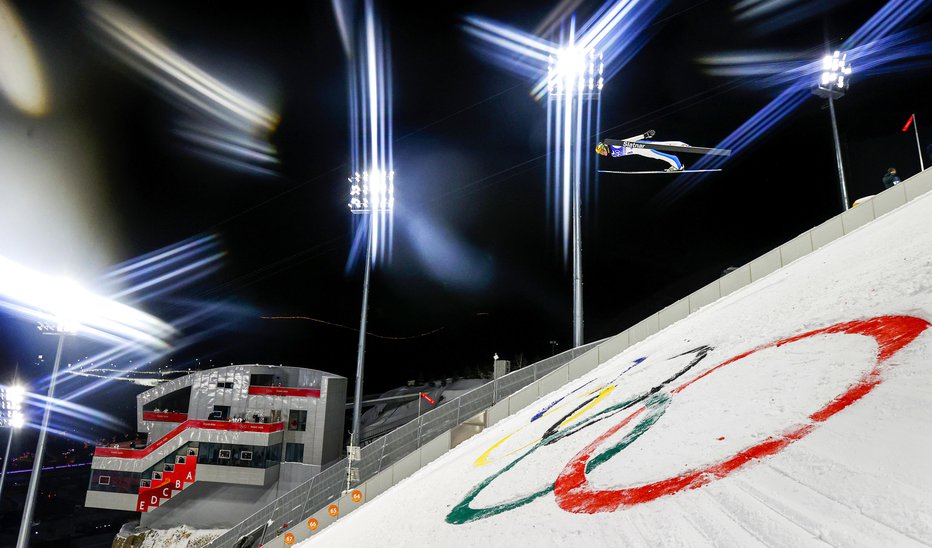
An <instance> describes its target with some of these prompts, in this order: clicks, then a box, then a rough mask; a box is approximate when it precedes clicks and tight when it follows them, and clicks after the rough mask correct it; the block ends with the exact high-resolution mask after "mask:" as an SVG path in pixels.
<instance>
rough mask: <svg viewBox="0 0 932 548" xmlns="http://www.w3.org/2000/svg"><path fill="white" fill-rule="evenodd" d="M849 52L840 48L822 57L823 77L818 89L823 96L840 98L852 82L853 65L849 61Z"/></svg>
mask: <svg viewBox="0 0 932 548" xmlns="http://www.w3.org/2000/svg"><path fill="white" fill-rule="evenodd" d="M847 58H848V54H847V53H842V52H840V51H838V50H836V51H835V53H833V54H831V55H826V56H825V57H823V58H822V77H821V78H820V79H819V86H818V89H819V91H820V92H821V93H819V94H820V95H822V96H823V97H831V98H833V99H839V98H841V97H842V96H843V95H844V94H845V91H847V89H848V85H849V84H850V83H851V78H850V77H851V72H852V69H851V65H850V64H849V63H848V62H847Z"/></svg>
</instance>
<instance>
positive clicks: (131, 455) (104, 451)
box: [94, 420, 284, 459]
mask: <svg viewBox="0 0 932 548" xmlns="http://www.w3.org/2000/svg"><path fill="white" fill-rule="evenodd" d="M192 428H200V429H202V430H222V431H226V432H260V433H264V434H271V433H272V432H278V431H280V430H283V429H284V424H283V423H281V422H275V423H271V424H268V423H258V422H229V421H200V420H189V421H184V422H183V423H181V424H179V425H178V426H177V427H175V428H173V429H172V431H171V432H169V433H168V434H165V435H164V436H162V437H161V438H159V439H158V440H156V441H155V442H154V443H152V445H150V446H148V447H146V448H145V449H117V448H114V447H97V448H95V449H94V456H95V457H117V458H121V459H141V458H143V457H145V456H146V455H149V454H150V453H152V452H153V451H155V450H156V449H158V448H159V447H162V446H163V445H165V444H166V443H168V442H169V441H171V440H172V439H173V438H175V437H176V436H178V435H179V434H181V433H182V432H184V431H185V430H189V429H192Z"/></svg>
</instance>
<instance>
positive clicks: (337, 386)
mask: <svg viewBox="0 0 932 548" xmlns="http://www.w3.org/2000/svg"><path fill="white" fill-rule="evenodd" d="M347 382H348V381H347V380H346V378H345V377H325V378H324V385H323V390H321V395H322V397H323V398H324V401H323V402H322V403H323V409H324V412H323V413H322V414H320V415H319V416H322V417H326V421H327V422H326V425H324V428H323V430H319V431H320V432H323V437H322V438H321V441H322V445H321V446H320V448H319V450H318V452H317V453H316V454H315V456H314V458H315V463H317V464H321V465H323V466H324V467H326V466H327V465H328V464H330V463H331V462H333V461H335V460H339V459H340V456H341V455H342V452H343V432H344V429H343V420H344V418H345V415H346V384H347Z"/></svg>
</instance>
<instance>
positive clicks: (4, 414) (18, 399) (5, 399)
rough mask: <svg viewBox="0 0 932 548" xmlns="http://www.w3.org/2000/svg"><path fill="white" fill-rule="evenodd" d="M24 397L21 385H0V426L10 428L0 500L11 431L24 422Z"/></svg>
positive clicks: (24, 392)
mask: <svg viewBox="0 0 932 548" xmlns="http://www.w3.org/2000/svg"><path fill="white" fill-rule="evenodd" d="M25 398H26V389H25V388H23V387H22V386H19V385H16V384H13V385H11V386H0V427H6V428H9V429H10V434H9V438H7V442H6V450H5V451H4V453H3V471H2V472H0V500H3V483H4V480H6V468H7V464H9V462H10V446H11V445H13V431H14V430H19V429H20V428H22V427H23V425H24V424H26V417H25V416H24V415H23V412H22V407H23V400H24V399H25Z"/></svg>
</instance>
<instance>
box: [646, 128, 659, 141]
mask: <svg viewBox="0 0 932 548" xmlns="http://www.w3.org/2000/svg"><path fill="white" fill-rule="evenodd" d="M655 133H657V132H656V131H654V130H652V129H649V130H647V133H645V134H644V138H645V139H650V138H651V137H653V136H654V134H655Z"/></svg>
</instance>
